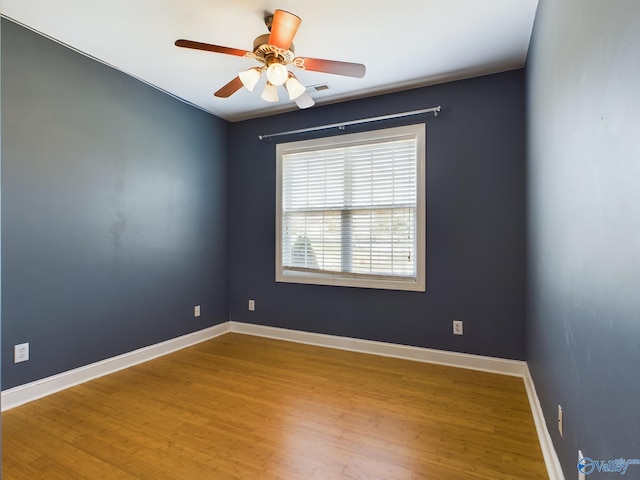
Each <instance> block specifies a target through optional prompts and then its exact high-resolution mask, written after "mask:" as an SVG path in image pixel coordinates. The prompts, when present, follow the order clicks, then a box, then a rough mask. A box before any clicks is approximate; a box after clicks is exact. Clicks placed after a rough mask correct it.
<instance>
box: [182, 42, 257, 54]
mask: <svg viewBox="0 0 640 480" xmlns="http://www.w3.org/2000/svg"><path fill="white" fill-rule="evenodd" d="M176 47H183V48H193V49H194V50H206V51H207V52H216V53H226V54H227V55H235V56H237V57H244V56H245V55H246V54H247V53H249V52H248V51H247V50H240V49H239V48H230V47H221V46H220V45H211V44H210V43H202V42H194V41H193V40H183V39H180V40H176Z"/></svg>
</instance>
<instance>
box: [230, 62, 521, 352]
mask: <svg viewBox="0 0 640 480" xmlns="http://www.w3.org/2000/svg"><path fill="white" fill-rule="evenodd" d="M524 101H525V93H524V72H523V71H522V70H520V71H513V72H508V73H503V74H499V75H492V76H486V77H481V78H476V79H471V80H465V81H460V82H454V83H448V84H443V85H435V86H430V87H426V88H421V89H415V90H410V91H404V92H400V93H394V94H389V95H383V96H378V97H374V98H368V99H363V100H357V101H350V102H345V103H340V104H335V105H329V106H323V107H315V108H313V109H309V110H305V111H297V112H292V113H287V114H282V115H277V116H273V117H267V118H261V119H256V120H248V121H244V122H238V123H233V124H232V125H231V137H230V146H231V157H230V207H231V210H230V235H231V236H230V239H231V242H230V243H231V270H230V274H231V277H230V279H231V282H230V287H231V296H230V308H231V317H232V319H233V320H237V321H244V322H251V323H256V324H261V325H269V326H276V327H284V328H290V329H296V330H304V331H309V332H319V333H326V334H333V335H344V336H349V337H355V338H363V339H371V340H379V341H386V342H394V343H400V344H408V345H417V346H422V347H432V348H438V349H444V350H452V351H459V352H470V353H476V354H483V355H491V356H497V357H504V358H513V359H524V357H525V347H524V345H525V338H524V330H525V324H524V318H525V308H524V292H525V285H524V282H525V242H524V237H525V218H524V212H525V204H524V202H525V195H524V185H525V140H524V136H525V127H524ZM436 105H442V107H443V112H442V114H441V115H440V116H439V117H438V118H434V117H433V115H424V116H421V117H418V118H411V119H404V120H402V121H389V122H384V123H380V124H375V125H367V126H364V127H360V128H356V127H349V128H347V130H346V132H345V133H351V132H354V131H358V130H362V129H363V128H368V129H372V128H386V127H389V126H394V125H399V124H403V123H404V124H406V123H413V122H426V123H427V291H426V293H417V292H398V291H380V290H369V289H356V288H344V287H331V286H319V285H295V284H279V283H278V284H277V283H276V282H275V263H274V262H275V259H274V252H275V243H274V242H275V231H274V223H275V220H274V219H275V183H276V182H275V173H276V172H275V147H276V140H275V139H274V140H273V141H260V140H258V134H264V133H273V132H279V131H286V130H291V129H297V128H302V127H310V126H316V125H322V124H326V123H334V122H340V121H346V120H353V119H360V118H364V117H371V116H377V115H386V114H390V113H397V112H404V111H408V110H416V109H421V108H428V107H432V106H436ZM338 134H340V132H339V131H338V130H333V131H329V132H322V133H319V132H316V133H315V134H313V136H319V135H338ZM310 137H311V135H309V134H306V135H296V136H295V137H290V138H285V139H283V140H281V141H293V140H300V139H302V138H310ZM278 140H280V139H278ZM249 299H255V300H256V311H255V312H249V311H248V309H247V302H248V300H249ZM454 319H458V320H463V321H464V329H465V334H464V336H461V337H460V336H454V335H453V334H452V321H453V320H454Z"/></svg>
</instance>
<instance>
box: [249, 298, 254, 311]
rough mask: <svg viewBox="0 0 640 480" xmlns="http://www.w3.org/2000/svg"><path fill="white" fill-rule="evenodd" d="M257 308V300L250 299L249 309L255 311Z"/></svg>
mask: <svg viewBox="0 0 640 480" xmlns="http://www.w3.org/2000/svg"><path fill="white" fill-rule="evenodd" d="M255 309H256V301H255V300H249V311H251V312H253V311H254V310H255Z"/></svg>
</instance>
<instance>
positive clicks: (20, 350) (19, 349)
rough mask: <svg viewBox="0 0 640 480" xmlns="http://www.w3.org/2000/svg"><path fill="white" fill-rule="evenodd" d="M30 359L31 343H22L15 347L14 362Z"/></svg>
mask: <svg viewBox="0 0 640 480" xmlns="http://www.w3.org/2000/svg"><path fill="white" fill-rule="evenodd" d="M27 360H29V344H28V343H21V344H20V345H15V346H14V347H13V363H20V362H26V361H27Z"/></svg>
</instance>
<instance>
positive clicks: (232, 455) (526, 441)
mask: <svg viewBox="0 0 640 480" xmlns="http://www.w3.org/2000/svg"><path fill="white" fill-rule="evenodd" d="M2 471H3V475H4V477H3V478H6V479H18V480H19V479H23V478H24V479H27V478H28V479H39V478H42V479H57V478H61V479H70V478H74V479H75V478H86V479H92V480H93V479H100V478H105V479H146V478H149V479H181V480H184V479H220V480H227V479H229V480H231V479H236V480H237V479H247V480H249V479H250V480H256V479H265V480H270V479H286V480H296V479H301V480H326V479H331V480H354V479H358V480H360V479H375V480H424V479H430V480H439V479H446V480H457V479H460V480H462V479H465V480H466V479H476V480H481V479H487V480H507V479H518V480H526V479H536V480H538V479H543V478H547V474H546V470H545V466H544V462H543V459H542V452H541V450H540V446H539V444H538V442H537V436H536V431H535V427H534V424H533V418H532V415H531V411H530V409H529V403H528V399H527V396H526V392H525V389H524V384H523V381H522V379H519V378H515V377H508V376H501V375H495V374H490V373H484V372H476V371H470V370H464V369H456V368H452V367H445V366H441V365H432V364H426V363H418V362H411V361H406V360H400V359H394V358H386V357H377V356H373V355H366V354H360V353H354V352H346V351H340V350H332V349H327V348H321V347H314V346H309V345H300V344H295V343H290V342H283V341H277V340H270V339H265V338H259V337H251V336H246V335H239V334H226V335H224V336H221V337H218V338H216V339H214V340H211V341H208V342H204V343H201V344H198V345H196V346H193V347H190V348H188V349H184V350H181V351H179V352H176V353H173V354H171V355H168V356H165V357H161V358H158V359H155V360H152V361H150V362H147V363H144V364H141V365H137V366H134V367H131V368H129V369H127V370H124V371H121V372H117V373H114V374H112V375H109V376H106V377H102V378H99V379H96V380H94V381H91V382H88V383H85V384H82V385H79V386H77V387H73V388H71V389H68V390H65V391H62V392H59V393H57V394H54V395H51V396H49V397H46V398H43V399H40V400H37V401H35V402H32V403H30V404H27V405H23V406H21V407H17V408H15V409H13V410H10V411H8V412H5V413H3V469H2Z"/></svg>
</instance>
